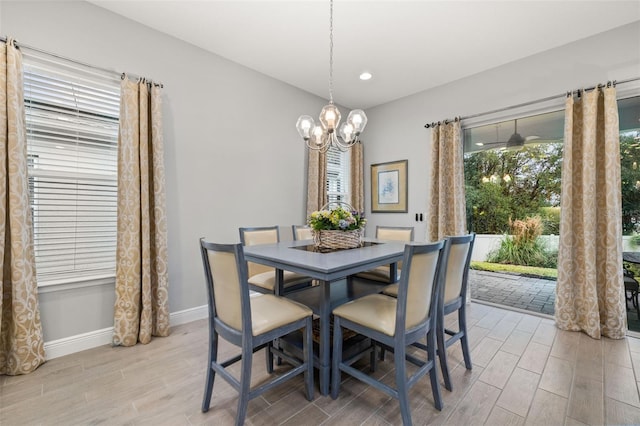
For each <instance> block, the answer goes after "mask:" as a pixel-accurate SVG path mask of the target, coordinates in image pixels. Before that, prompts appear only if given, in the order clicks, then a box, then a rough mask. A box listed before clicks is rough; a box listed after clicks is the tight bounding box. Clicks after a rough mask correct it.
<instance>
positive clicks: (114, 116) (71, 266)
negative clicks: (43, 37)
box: [23, 53, 120, 285]
mask: <svg viewBox="0 0 640 426" xmlns="http://www.w3.org/2000/svg"><path fill="white" fill-rule="evenodd" d="M23 62H24V101H25V110H26V127H27V149H28V159H29V186H30V188H29V189H30V196H31V207H32V213H33V226H34V239H35V255H36V268H37V279H38V284H39V285H43V284H45V285H46V284H48V283H54V282H73V281H80V280H86V279H91V278H104V277H108V276H114V275H115V251H116V231H117V159H118V157H117V148H118V118H119V108H120V81H119V79H118V78H117V76H116V75H113V74H107V73H102V72H100V71H96V70H94V69H90V68H88V67H87V68H85V67H83V66H81V65H78V64H75V63H70V62H68V61H65V60H62V59H57V58H55V57H51V56H48V55H39V54H31V53H29V54H26V53H25V54H24V60H23Z"/></svg>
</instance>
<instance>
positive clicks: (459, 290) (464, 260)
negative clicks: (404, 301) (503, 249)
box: [436, 233, 476, 391]
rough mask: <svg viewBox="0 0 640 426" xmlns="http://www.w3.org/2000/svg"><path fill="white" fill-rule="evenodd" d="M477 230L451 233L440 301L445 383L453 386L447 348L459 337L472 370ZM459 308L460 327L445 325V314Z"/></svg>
mask: <svg viewBox="0 0 640 426" xmlns="http://www.w3.org/2000/svg"><path fill="white" fill-rule="evenodd" d="M475 238H476V234H475V233H471V234H468V235H461V236H454V237H448V238H447V243H448V244H449V246H450V248H449V258H448V260H447V268H446V269H445V271H446V272H445V274H444V287H443V290H442V292H441V293H440V301H439V303H438V311H439V312H438V317H439V321H438V329H437V333H436V336H437V339H438V357H439V358H440V368H441V370H442V376H443V379H444V386H445V388H446V389H447V390H448V391H451V390H452V386H451V378H450V376H449V367H448V364H447V348H448V347H449V346H451V345H453V344H454V343H455V342H457V341H458V340H459V341H460V344H461V346H462V356H463V358H464V365H465V367H466V368H467V370H471V368H472V364H471V353H470V351H469V340H468V333H467V286H468V279H469V264H470V263H471V253H472V252H473V243H474V242H475ZM454 312H458V331H453V330H449V329H447V328H445V326H444V318H445V317H446V316H447V315H449V314H452V313H454Z"/></svg>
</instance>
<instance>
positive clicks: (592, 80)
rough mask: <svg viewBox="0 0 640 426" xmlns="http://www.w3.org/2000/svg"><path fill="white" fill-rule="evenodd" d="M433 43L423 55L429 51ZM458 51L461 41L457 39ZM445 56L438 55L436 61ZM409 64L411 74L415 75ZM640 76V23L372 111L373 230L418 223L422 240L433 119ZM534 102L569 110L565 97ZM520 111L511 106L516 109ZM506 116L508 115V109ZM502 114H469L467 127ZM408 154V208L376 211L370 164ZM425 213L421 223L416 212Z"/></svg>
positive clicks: (368, 134) (366, 137)
mask: <svg viewBox="0 0 640 426" xmlns="http://www.w3.org/2000/svg"><path fill="white" fill-rule="evenodd" d="M568 25H571V23H568ZM428 52H429V49H428V46H424V49H421V48H419V47H418V48H417V49H416V54H426V55H428V54H429V53H428ZM451 54H452V55H455V54H457V53H456V49H455V43H451ZM437 60H438V58H433V61H437ZM410 73H411V70H407V78H411V74H410ZM639 76H640V22H636V23H633V24H629V25H626V26H623V27H620V28H617V29H614V30H612V31H608V32H605V33H602V34H599V35H597V36H594V37H591V38H587V39H584V40H581V41H578V42H575V43H572V44H569V45H566V46H563V47H559V48H556V49H553V50H549V51H546V52H543V53H540V54H537V55H534V56H530V57H528V58H525V59H522V60H519V61H516V62H512V63H509V64H506V65H503V66H500V67H498V68H494V69H492V70H488V71H485V72H482V73H480V74H476V75H474V76H471V77H468V78H465V79H461V80H458V81H455V82H453V83H450V84H447V85H444V86H440V87H437V88H435V89H432V90H428V91H425V92H421V93H418V94H415V95H412V96H409V97H405V98H402V99H399V100H397V101H394V102H390V103H387V104H384V105H381V106H379V107H376V108H372V109H369V110H367V111H366V112H367V115H368V118H369V121H368V124H367V129H366V130H365V132H364V133H363V136H362V138H363V141H364V142H363V143H364V144H365V148H364V162H365V168H366V169H365V177H366V182H365V194H366V199H367V205H366V208H367V218H368V221H369V222H368V225H367V231H368V232H367V235H373V233H374V232H375V231H374V230H375V227H376V225H396V226H415V228H416V233H415V235H416V240H424V239H425V235H426V223H427V217H428V215H429V211H428V207H427V206H428V202H427V201H428V199H429V198H428V197H429V191H430V188H429V180H430V170H431V166H430V160H429V158H430V152H431V151H430V146H431V130H430V129H429V130H427V129H425V128H424V127H423V126H424V124H426V123H428V122H429V123H430V122H433V121H438V120H444V119H446V118H449V119H450V118H453V117H455V116H466V115H472V114H477V113H482V112H486V111H492V110H495V109H499V108H504V107H508V106H511V105H517V104H521V103H525V102H528V101H533V100H537V99H542V98H546V97H549V96H554V95H558V94H562V93H566V92H567V91H568V90H572V89H577V88H580V87H591V86H593V85H594V84H598V83H602V82H606V81H607V80H623V79H625V78H631V77H639ZM634 87H635V88H636V89H635V93H636V94H640V89H637V87H638V85H637V84H635V85H620V86H619V87H618V93H619V94H620V93H623V92H633V90H632V89H633V88H634ZM535 108H541V109H542V108H552V109H554V108H555V109H563V108H564V98H563V97H559V98H558V99H557V100H555V101H553V102H548V103H546V104H544V105H542V104H540V105H536V106H535ZM517 112H518V111H514V112H511V113H508V114H509V115H513V114H514V113H516V114H517ZM502 115H503V116H507V114H502ZM496 116H497V115H495V114H494V115H493V116H486V117H482V118H479V119H476V120H467V121H463V123H462V124H463V127H464V126H465V125H469V124H477V123H479V122H481V121H483V120H484V121H488V120H491V119H492V118H495V117H496ZM403 159H408V160H409V173H408V175H409V179H408V180H409V182H408V187H409V206H408V209H409V213H407V214H402V213H375V214H372V213H371V204H370V191H371V178H370V172H369V168H370V165H371V164H376V163H382V162H387V161H394V160H403ZM418 212H423V213H424V214H425V221H424V222H415V213H418Z"/></svg>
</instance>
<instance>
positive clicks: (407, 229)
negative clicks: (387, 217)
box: [376, 225, 413, 281]
mask: <svg viewBox="0 0 640 426" xmlns="http://www.w3.org/2000/svg"><path fill="white" fill-rule="evenodd" d="M376 238H377V239H379V240H392V241H407V242H409V241H413V226H379V225H378V226H376ZM398 269H402V261H400V262H398ZM394 281H395V280H394Z"/></svg>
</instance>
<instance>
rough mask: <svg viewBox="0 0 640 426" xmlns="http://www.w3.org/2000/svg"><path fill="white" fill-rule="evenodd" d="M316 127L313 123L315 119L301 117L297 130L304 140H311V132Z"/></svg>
mask: <svg viewBox="0 0 640 426" xmlns="http://www.w3.org/2000/svg"><path fill="white" fill-rule="evenodd" d="M315 125H316V123H315V122H314V121H313V118H311V117H310V116H308V115H301V116H300V118H298V122H297V123H296V129H298V133H300V136H302V139H304V140H309V138H310V137H311V130H312V129H313V128H314V127H315Z"/></svg>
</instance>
